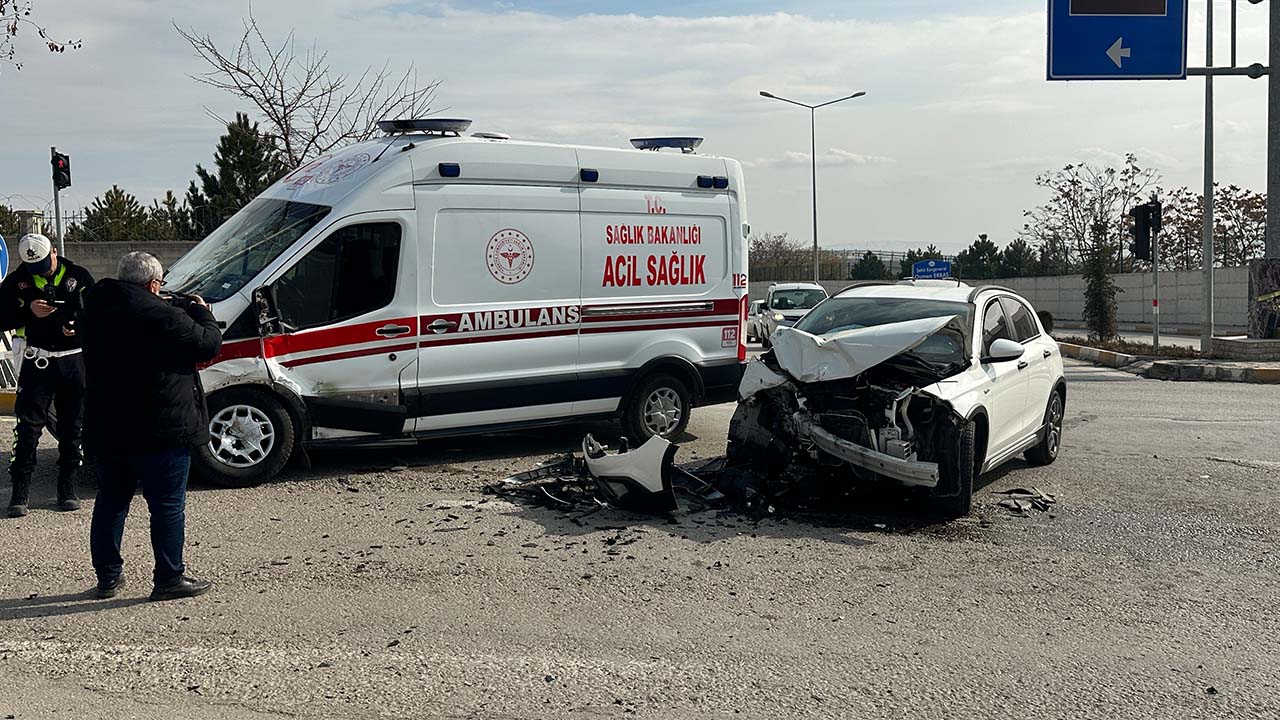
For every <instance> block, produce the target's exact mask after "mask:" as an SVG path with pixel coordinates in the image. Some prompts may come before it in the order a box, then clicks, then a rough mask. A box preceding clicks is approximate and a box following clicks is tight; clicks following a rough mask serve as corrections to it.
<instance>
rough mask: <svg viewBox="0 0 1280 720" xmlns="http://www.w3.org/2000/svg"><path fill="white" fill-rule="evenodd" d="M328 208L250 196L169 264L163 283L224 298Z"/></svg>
mask: <svg viewBox="0 0 1280 720" xmlns="http://www.w3.org/2000/svg"><path fill="white" fill-rule="evenodd" d="M331 209H332V208H329V207H327V206H324V205H311V204H308V203H300V202H293V201H289V200H274V199H268V198H259V199H257V200H254V201H253V202H251V203H249V204H248V205H246V206H245V207H244V208H243V209H242V210H241V211H240V212H238V213H236V214H235V215H233V216H232V217H231V219H229V220H227V221H226V222H225V223H223V224H222V225H221V226H220V227H218V229H217V230H214V231H213V232H212V233H211V234H210V235H209V236H208V237H206V238H205V239H204V240H202V241H201V242H200V244H199V245H196V247H195V248H194V249H193V250H192V251H191V252H189V253H187V254H186V255H184V256H183V257H182V259H181V260H179V261H178V262H176V263H174V264H173V267H171V268H169V272H168V274H166V275H165V279H164V285H165V288H166V289H168V290H172V291H174V292H182V293H190V294H193V295H199V296H201V297H203V298H204V299H205V300H207V301H209V302H219V301H222V300H226V299H227V298H229V297H231V296H232V295H234V294H236V293H237V292H239V291H240V290H241V289H243V288H244V286H245V284H246V283H248V282H249V281H250V280H252V279H253V278H254V277H256V276H257V275H258V273H260V272H262V269H263V268H265V267H266V266H267V265H269V264H270V263H271V261H273V260H275V259H276V258H277V257H279V256H280V253H282V252H284V251H285V250H286V249H287V248H288V247H289V246H290V245H293V243H294V242H296V241H297V240H298V238H300V237H302V236H303V235H305V234H306V233H307V231H308V230H310V229H311V228H313V227H315V226H316V223H319V222H320V221H321V220H322V219H324V216H325V215H328V214H329V210H331Z"/></svg>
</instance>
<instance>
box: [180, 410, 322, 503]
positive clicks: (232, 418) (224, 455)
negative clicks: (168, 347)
mask: <svg viewBox="0 0 1280 720" xmlns="http://www.w3.org/2000/svg"><path fill="white" fill-rule="evenodd" d="M209 433H210V434H211V435H212V436H213V439H212V440H211V441H210V442H209V444H207V445H202V446H201V447H200V448H199V449H197V451H196V452H195V457H194V458H193V459H194V460H195V469H196V475H197V476H198V477H200V478H201V479H202V480H205V481H206V482H208V483H210V484H213V485H217V486H219V487H252V486H254V485H259V484H261V483H263V482H264V481H266V480H269V479H270V478H272V477H274V476H275V475H276V474H277V473H279V472H280V470H282V469H283V468H284V466H285V463H287V462H289V456H290V455H292V454H293V448H294V443H295V441H296V437H297V430H296V428H295V427H294V421H293V416H291V415H290V414H289V411H288V410H286V409H285V407H284V405H283V404H282V403H281V402H280V401H279V400H277V399H276V398H275V397H274V396H272V395H271V394H270V393H266V392H263V391H261V390H255V389H253V388H232V389H230V390H224V391H222V392H220V393H216V394H215V395H214V396H213V397H212V398H210V400H209ZM246 433H248V434H246Z"/></svg>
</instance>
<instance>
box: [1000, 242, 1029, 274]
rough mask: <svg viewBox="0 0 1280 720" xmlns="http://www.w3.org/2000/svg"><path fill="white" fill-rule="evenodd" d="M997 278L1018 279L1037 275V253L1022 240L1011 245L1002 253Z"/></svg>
mask: <svg viewBox="0 0 1280 720" xmlns="http://www.w3.org/2000/svg"><path fill="white" fill-rule="evenodd" d="M998 265H999V268H998V272H997V273H996V275H997V277H1002V278H1017V277H1027V276H1029V275H1033V274H1035V270H1036V251H1035V248H1033V247H1031V243H1028V242H1027V241H1026V240H1023V239H1022V238H1017V239H1016V240H1014V241H1013V242H1011V243H1009V247H1007V248H1005V249H1004V250H1003V251H1002V252H1001V253H1000V262H999V264H998Z"/></svg>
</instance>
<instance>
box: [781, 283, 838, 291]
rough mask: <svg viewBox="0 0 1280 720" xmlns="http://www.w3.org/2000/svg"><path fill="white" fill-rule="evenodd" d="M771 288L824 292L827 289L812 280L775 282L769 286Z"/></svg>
mask: <svg viewBox="0 0 1280 720" xmlns="http://www.w3.org/2000/svg"><path fill="white" fill-rule="evenodd" d="M769 289H770V290H821V291H823V292H826V291H827V289H826V288H824V287H822V286H821V285H819V284H818V283H811V282H787V283H773V284H772V285H770V286H769Z"/></svg>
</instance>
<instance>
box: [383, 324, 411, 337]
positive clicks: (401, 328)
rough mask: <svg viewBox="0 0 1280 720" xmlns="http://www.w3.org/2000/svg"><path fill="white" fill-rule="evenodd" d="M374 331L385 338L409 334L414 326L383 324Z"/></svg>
mask: <svg viewBox="0 0 1280 720" xmlns="http://www.w3.org/2000/svg"><path fill="white" fill-rule="evenodd" d="M374 332H375V333H377V334H378V335H379V336H381V337H384V338H393V337H400V336H401V335H408V334H409V333H411V332H413V328H411V327H409V326H408V325H383V326H382V327H380V328H378V329H377V330H375V331H374Z"/></svg>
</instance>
